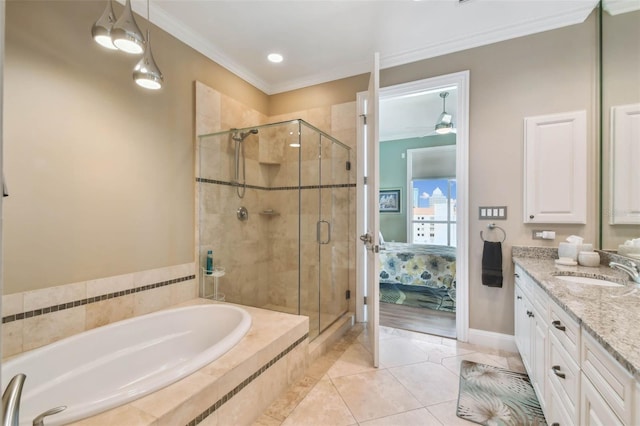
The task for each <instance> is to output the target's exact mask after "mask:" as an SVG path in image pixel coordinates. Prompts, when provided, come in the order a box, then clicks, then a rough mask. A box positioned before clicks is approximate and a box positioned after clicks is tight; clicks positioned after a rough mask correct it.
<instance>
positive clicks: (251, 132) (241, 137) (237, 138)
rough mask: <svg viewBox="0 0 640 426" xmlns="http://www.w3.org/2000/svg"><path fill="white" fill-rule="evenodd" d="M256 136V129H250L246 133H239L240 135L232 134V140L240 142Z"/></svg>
mask: <svg viewBox="0 0 640 426" xmlns="http://www.w3.org/2000/svg"><path fill="white" fill-rule="evenodd" d="M257 134H258V129H251V130H249V131H248V132H240V134H238V132H233V136H232V138H233V140H234V141H236V142H242V141H243V140H245V139H246V138H247V136H249V135H257Z"/></svg>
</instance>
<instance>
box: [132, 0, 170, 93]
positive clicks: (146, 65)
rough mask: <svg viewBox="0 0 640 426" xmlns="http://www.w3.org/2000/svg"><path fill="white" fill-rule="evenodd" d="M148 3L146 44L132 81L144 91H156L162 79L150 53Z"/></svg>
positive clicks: (134, 70) (160, 85)
mask: <svg viewBox="0 0 640 426" xmlns="http://www.w3.org/2000/svg"><path fill="white" fill-rule="evenodd" d="M149 2H150V0H147V25H149V27H148V28H147V43H146V46H145V49H144V55H142V59H140V61H139V62H138V63H137V64H136V66H135V68H134V69H133V80H134V81H135V82H136V84H137V85H138V86H141V87H144V88H145V89H151V90H158V89H160V88H161V87H162V83H163V77H162V73H161V72H160V69H159V68H158V65H156V61H155V60H154V59H153V54H152V53H151V38H150V33H149V28H150V27H151V20H150V19H149Z"/></svg>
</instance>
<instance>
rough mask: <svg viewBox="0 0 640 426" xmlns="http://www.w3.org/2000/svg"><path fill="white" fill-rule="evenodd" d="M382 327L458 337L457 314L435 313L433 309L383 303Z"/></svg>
mask: <svg viewBox="0 0 640 426" xmlns="http://www.w3.org/2000/svg"><path fill="white" fill-rule="evenodd" d="M380 325H383V326H385V327H392V328H399V329H402V330H410V331H417V332H419V333H427V334H435V335H437V336H442V337H449V338H455V337H456V314H455V312H443V311H435V310H433V309H425V308H414V307H412V306H404V305H397V304H395V303H384V302H381V303H380Z"/></svg>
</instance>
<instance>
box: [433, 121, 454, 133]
mask: <svg viewBox="0 0 640 426" xmlns="http://www.w3.org/2000/svg"><path fill="white" fill-rule="evenodd" d="M452 131H453V123H438V124H436V133H437V134H439V135H446V134H447V133H451V132H452Z"/></svg>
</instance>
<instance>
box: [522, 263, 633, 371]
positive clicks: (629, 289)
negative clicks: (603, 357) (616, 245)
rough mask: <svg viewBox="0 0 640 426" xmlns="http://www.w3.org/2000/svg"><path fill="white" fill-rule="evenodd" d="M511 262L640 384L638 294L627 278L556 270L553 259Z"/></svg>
mask: <svg viewBox="0 0 640 426" xmlns="http://www.w3.org/2000/svg"><path fill="white" fill-rule="evenodd" d="M513 261H514V262H515V263H516V264H517V265H520V266H521V267H522V268H523V269H524V270H525V271H526V272H527V273H528V274H529V275H530V276H531V277H532V278H533V280H534V281H535V282H537V283H538V284H539V285H540V287H541V288H542V289H543V290H544V291H545V292H546V293H547V294H549V296H551V299H552V300H553V301H554V302H556V303H557V304H558V305H559V306H560V307H561V308H563V309H564V310H565V311H566V312H567V313H568V314H569V315H570V316H571V317H572V318H574V319H575V320H576V321H577V322H578V323H580V324H581V325H582V327H583V329H584V330H586V331H587V332H588V333H589V334H591V335H592V336H593V337H594V338H595V339H596V340H597V341H598V342H600V344H601V345H602V346H603V347H604V348H605V350H607V351H608V352H609V353H610V354H611V355H612V356H613V357H614V358H615V359H616V360H618V362H620V364H622V366H623V367H624V368H626V369H627V370H628V371H629V372H630V373H631V374H632V375H633V376H634V377H635V378H636V380H639V381H640V290H635V291H633V290H634V288H635V287H634V285H633V282H632V281H630V280H629V278H628V275H627V274H625V273H624V272H622V271H618V270H615V269H612V268H609V267H607V266H604V265H600V266H599V267H596V268H590V267H584V266H559V265H556V264H555V262H554V260H553V259H538V258H529V257H513ZM557 275H574V276H583V277H585V276H586V277H596V278H604V279H608V280H610V281H616V282H620V283H625V286H621V287H601V286H595V285H588V284H577V283H571V282H567V281H561V280H559V279H557V278H555V276H557Z"/></svg>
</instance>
